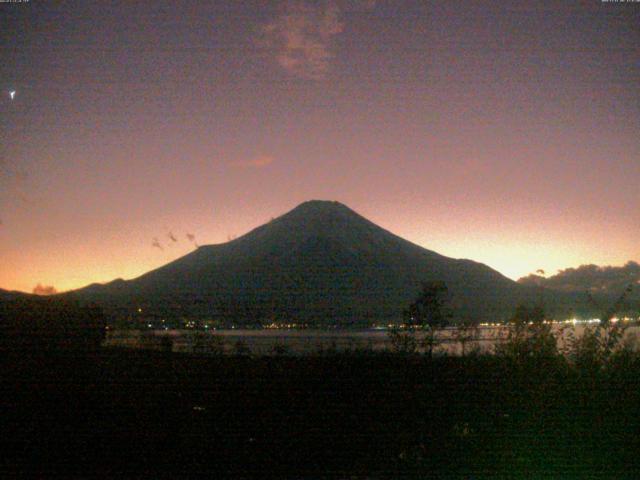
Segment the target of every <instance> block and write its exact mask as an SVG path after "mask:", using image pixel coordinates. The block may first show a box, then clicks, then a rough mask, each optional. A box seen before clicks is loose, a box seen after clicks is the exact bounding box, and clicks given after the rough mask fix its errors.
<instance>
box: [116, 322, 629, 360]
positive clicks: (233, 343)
mask: <svg viewBox="0 0 640 480" xmlns="http://www.w3.org/2000/svg"><path fill="white" fill-rule="evenodd" d="M553 328H554V330H556V331H557V332H558V333H560V342H559V343H560V347H562V346H564V344H565V343H566V342H567V340H568V339H569V338H570V336H571V335H574V336H577V337H579V336H581V335H582V333H583V332H584V329H585V328H593V325H585V324H576V325H572V324H568V325H567V324H555V325H554V326H553ZM506 332H507V330H506V328H505V327H504V326H482V327H479V328H478V329H477V333H476V334H475V335H474V337H473V339H472V340H470V341H469V342H467V344H466V346H465V349H466V351H467V352H469V351H471V350H478V351H480V352H491V351H493V348H494V345H495V344H496V342H499V341H501V340H500V339H501V338H503V337H504V336H505V335H506ZM638 333H640V326H638V325H633V326H630V327H629V328H628V329H627V331H626V332H625V335H626V336H627V337H629V338H630V339H631V341H633V342H634V343H635V344H636V346H637V340H638ZM458 334H459V331H458V330H457V329H456V328H447V329H444V330H441V331H440V332H439V333H438V338H439V339H440V345H438V347H437V348H436V350H435V351H436V353H440V354H443V353H446V354H448V355H459V354H460V353H461V352H462V346H461V343H460V342H459V341H457V340H456V337H457V336H458ZM416 335H417V338H418V339H420V338H422V336H423V334H422V332H418V333H417V334H416ZM104 346H107V347H127V348H134V349H152V350H169V349H171V351H174V352H184V353H202V354H222V353H223V354H233V353H239V352H244V353H249V352H250V353H252V354H254V355H271V354H275V353H288V354H297V355H305V354H310V353H320V352H331V351H338V352H344V351H353V350H365V351H374V352H381V351H384V350H387V349H390V347H391V343H390V339H389V331H388V330H386V329H367V330H337V329H336V330H312V329H304V330H294V329H261V330H254V329H228V330H206V331H199V330H198V331H196V330H111V331H109V332H108V334H107V338H106V340H105V342H104Z"/></svg>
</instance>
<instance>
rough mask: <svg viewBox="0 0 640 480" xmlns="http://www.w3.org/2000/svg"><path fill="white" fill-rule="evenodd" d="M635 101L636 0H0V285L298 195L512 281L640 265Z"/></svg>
mask: <svg viewBox="0 0 640 480" xmlns="http://www.w3.org/2000/svg"><path fill="white" fill-rule="evenodd" d="M639 87H640V3H633V2H622V3H620V2H617V3H616V2H601V1H587V2H580V1H572V2H554V1H545V2H538V1H535V0H533V1H527V2H522V1H515V2H508V1H506V2H494V1H491V2H483V1H474V2H463V1H424V0H420V1H413V0H402V1H392V0H386V1H385V0H378V1H372V0H368V1H367V0H326V1H308V0H307V1H305V0H299V1H293V0H292V1H277V0H274V1H266V0H261V1H258V0H255V1H251V0H247V1H237V2H222V1H219V2H216V1H211V2H192V1H184V2H182V1H176V0H173V1H170V2H169V1H163V0H153V1H146V0H140V1H136V2H130V1H108V2H107V1H95V2H86V1H78V2H74V1H60V2H50V1H39V0H31V1H24V2H19V3H0V89H1V92H0V93H1V96H0V222H1V224H0V288H4V289H10V290H14V289H15V290H21V291H27V292H31V291H34V289H35V290H36V291H37V292H39V293H51V292H52V291H55V290H57V291H64V290H68V289H74V288H78V287H81V286H84V285H87V284H89V283H93V282H107V281H110V280H113V279H115V278H125V279H129V278H134V277H136V276H138V275H141V274H142V273H144V272H146V271H149V270H151V269H154V268H157V267H159V266H161V265H163V264H165V263H167V262H169V261H171V260H173V259H175V258H178V257H180V256H182V255H184V254H187V253H188V252H190V251H192V250H193V249H194V248H195V247H196V245H203V244H213V243H222V242H226V241H228V240H229V239H230V238H234V237H236V236H240V235H242V234H244V233H246V232H248V231H249V230H251V229H252V228H254V227H256V226H258V225H260V224H262V223H265V222H267V221H269V220H270V219H271V218H272V217H276V216H278V215H281V214H284V213H286V212H287V211H288V210H290V209H292V208H294V207H295V206H296V205H298V204H299V203H302V202H303V201H306V200H311V199H324V200H337V201H340V202H342V203H344V204H346V205H347V206H349V207H351V208H352V209H354V210H355V211H357V212H358V213H360V214H361V215H364V216H365V217H367V218H368V219H370V220H371V221H373V222H375V223H377V224H378V225H380V226H382V227H384V228H386V229H387V230H390V231H392V232H394V233H396V234H397V235H400V236H402V237H404V238H406V239H408V240H410V241H412V242H414V243H417V244H419V245H421V246H423V247H426V248H428V249H430V250H434V251H437V252H439V253H441V254H443V255H447V256H451V257H455V258H469V259H472V260H476V261H479V262H482V263H485V264H487V265H489V266H490V267H492V268H495V269H496V270H498V271H499V272H501V273H503V274H504V275H506V276H508V277H510V278H513V279H517V278H519V277H521V276H524V275H527V274H529V273H532V272H535V271H536V270H538V269H543V270H545V272H547V273H548V274H553V273H555V272H556V271H557V270H559V269H563V268H567V267H577V266H579V265H581V264H587V263H596V264H599V265H622V264H624V263H625V262H627V261H628V260H636V261H637V260H640V241H639V239H640V189H639V188H638V187H639V185H640V132H639V127H640V94H639V92H640V88H639ZM12 91H15V94H14V95H13V98H11V97H12V95H11V93H10V92H12Z"/></svg>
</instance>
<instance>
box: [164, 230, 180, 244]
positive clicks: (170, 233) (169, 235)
mask: <svg viewBox="0 0 640 480" xmlns="http://www.w3.org/2000/svg"><path fill="white" fill-rule="evenodd" d="M167 237H168V238H169V240H171V241H172V242H173V243H176V242H177V241H178V239H177V238H176V236H175V235H174V234H173V232H172V231H169V232H168V233H167Z"/></svg>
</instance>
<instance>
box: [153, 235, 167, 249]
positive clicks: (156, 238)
mask: <svg viewBox="0 0 640 480" xmlns="http://www.w3.org/2000/svg"><path fill="white" fill-rule="evenodd" d="M151 246H152V247H155V248H158V249H160V250H162V251H164V247H163V246H162V245H161V244H160V240H158V237H154V238H153V242H151Z"/></svg>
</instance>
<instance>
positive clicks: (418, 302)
mask: <svg viewBox="0 0 640 480" xmlns="http://www.w3.org/2000/svg"><path fill="white" fill-rule="evenodd" d="M448 301H449V289H448V288H447V285H446V284H445V283H444V282H442V281H431V282H423V283H422V289H421V290H420V293H419V294H418V297H417V298H416V299H415V301H414V302H413V303H412V304H411V305H409V308H408V309H407V311H406V312H405V315H406V316H407V317H408V318H407V320H408V323H409V325H410V326H411V327H412V328H413V327H418V328H420V329H422V330H423V331H424V337H423V341H422V343H423V347H424V348H425V350H426V352H427V354H428V355H429V358H431V357H433V349H434V347H435V346H436V345H437V344H438V339H437V336H436V333H437V331H438V330H439V329H440V328H443V327H446V326H447V325H448V324H449V322H450V320H451V317H452V314H451V311H450V309H449V308H448V306H447V303H448Z"/></svg>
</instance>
